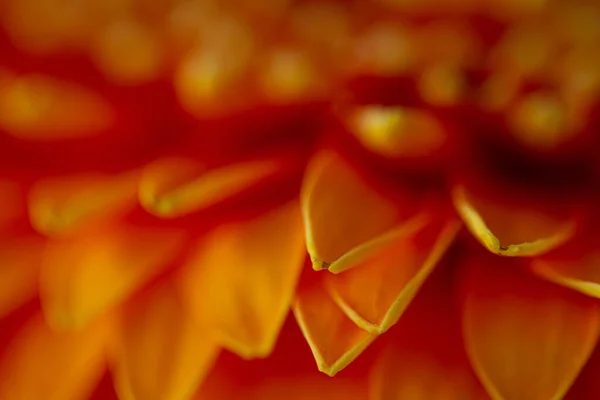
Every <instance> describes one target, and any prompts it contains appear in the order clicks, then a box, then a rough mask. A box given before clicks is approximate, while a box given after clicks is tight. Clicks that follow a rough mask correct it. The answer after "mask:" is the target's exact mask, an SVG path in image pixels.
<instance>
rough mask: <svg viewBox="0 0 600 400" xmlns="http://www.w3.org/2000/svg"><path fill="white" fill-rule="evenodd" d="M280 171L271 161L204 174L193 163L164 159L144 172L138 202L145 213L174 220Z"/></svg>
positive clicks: (279, 165) (188, 160) (278, 165)
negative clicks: (146, 211)
mask: <svg viewBox="0 0 600 400" xmlns="http://www.w3.org/2000/svg"><path fill="white" fill-rule="evenodd" d="M280 168H281V164H280V163H278V162H276V161H274V160H259V161H249V162H243V163H238V164H233V165H228V166H225V167H221V168H217V169H214V170H208V171H207V170H206V169H205V167H203V166H202V165H201V164H199V163H198V162H196V161H194V160H190V159H183V158H181V159H178V158H169V159H163V160H160V161H158V162H156V163H154V164H151V165H149V166H148V167H146V169H145V170H144V173H143V174H142V180H141V183H140V188H139V199H140V203H141V204H142V206H143V207H144V208H145V209H146V210H148V212H150V213H152V214H154V215H156V216H159V217H162V218H174V217H178V216H181V215H184V214H188V213H190V212H193V211H196V210H198V209H202V208H207V207H209V206H211V205H213V204H215V203H218V202H219V201H221V200H224V199H227V198H229V197H232V196H233V195H235V194H237V193H239V192H241V191H243V190H244V189H247V188H249V187H251V186H252V185H254V184H256V183H258V182H259V181H261V180H263V179H265V178H267V177H269V176H272V175H273V174H274V173H276V172H277V171H279V169H280Z"/></svg>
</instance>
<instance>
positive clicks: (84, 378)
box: [0, 315, 110, 400]
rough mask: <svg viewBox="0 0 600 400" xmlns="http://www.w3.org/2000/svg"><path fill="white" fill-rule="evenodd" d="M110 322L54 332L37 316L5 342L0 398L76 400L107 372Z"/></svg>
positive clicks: (0, 375)
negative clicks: (6, 347) (6, 346)
mask: <svg viewBox="0 0 600 400" xmlns="http://www.w3.org/2000/svg"><path fill="white" fill-rule="evenodd" d="M109 333H110V322H109V321H108V320H102V321H99V322H98V323H96V324H94V325H92V326H90V327H89V328H87V329H86V330H84V331H82V332H77V333H68V334H57V333H54V332H52V331H51V330H50V328H49V327H48V326H47V325H46V324H45V322H44V318H43V317H42V316H41V315H38V316H36V317H34V318H33V319H32V320H31V321H30V322H29V323H28V324H26V325H25V326H24V328H23V329H22V330H21V331H20V332H19V334H18V336H17V337H16V338H15V340H14V341H13V342H12V343H10V344H9V347H8V350H7V353H5V354H4V355H3V359H2V362H1V363H0V377H1V378H0V398H2V399H10V400H33V399H48V400H79V399H85V398H87V396H88V395H89V394H90V393H91V392H92V390H93V389H94V387H95V386H96V384H97V383H98V381H100V378H101V377H102V373H103V372H104V370H105V367H106V363H105V352H106V343H107V340H108V335H109Z"/></svg>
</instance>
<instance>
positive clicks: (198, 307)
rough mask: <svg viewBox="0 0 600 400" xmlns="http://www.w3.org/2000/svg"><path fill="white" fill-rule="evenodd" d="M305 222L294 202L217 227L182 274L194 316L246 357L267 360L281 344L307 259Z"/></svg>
mask: <svg viewBox="0 0 600 400" xmlns="http://www.w3.org/2000/svg"><path fill="white" fill-rule="evenodd" d="M301 223H302V221H301V217H300V212H299V209H298V204H297V203H295V202H294V203H290V204H287V205H285V206H282V207H281V208H279V209H276V210H274V211H271V212H269V213H267V214H264V215H261V216H260V217H258V218H256V219H253V220H249V221H244V222H241V223H237V224H233V225H226V226H222V227H220V228H217V229H216V230H215V231H213V232H212V233H210V234H209V235H208V237H206V238H203V239H202V242H201V243H200V248H199V250H198V252H197V254H196V255H195V256H194V257H192V258H191V259H190V260H189V262H188V265H187V267H186V268H184V270H183V271H182V274H181V277H182V285H183V288H184V292H185V294H186V300H187V301H188V302H189V304H190V306H191V307H192V309H193V312H194V314H195V315H197V316H198V317H199V318H202V319H203V320H206V321H208V323H209V324H210V325H211V326H212V328H213V329H214V330H215V331H216V333H217V335H218V338H219V341H220V343H221V344H222V345H223V346H224V347H226V348H228V349H230V350H232V351H234V352H235V353H237V354H239V355H240V356H242V357H244V358H254V357H265V356H267V355H268V354H269V353H270V352H271V350H272V348H273V346H274V345H275V341H276V339H277V335H278V333H279V330H280V328H281V324H283V321H284V319H285V316H286V315H287V313H288V310H289V307H290V305H291V302H292V298H293V295H294V291H295V289H296V284H297V281H298V277H299V275H300V271H301V269H302V266H303V261H304V257H305V256H304V248H303V241H302V226H301Z"/></svg>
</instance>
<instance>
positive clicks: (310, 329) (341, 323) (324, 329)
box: [293, 282, 377, 376]
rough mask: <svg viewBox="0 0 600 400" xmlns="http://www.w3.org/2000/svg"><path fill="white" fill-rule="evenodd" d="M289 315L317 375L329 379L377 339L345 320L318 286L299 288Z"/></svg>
mask: <svg viewBox="0 0 600 400" xmlns="http://www.w3.org/2000/svg"><path fill="white" fill-rule="evenodd" d="M293 311H294V316H295V317H296V321H298V325H300V329H301V330H302V333H303V335H304V337H305V338H306V341H307V342H308V344H309V346H310V349H311V350H312V353H313V356H314V357H315V360H316V361H317V367H318V368H319V371H321V372H324V373H326V374H327V375H329V376H334V375H335V374H337V373H338V372H339V371H341V370H342V369H344V368H346V366H348V364H350V363H351V362H352V361H354V359H355V358H356V357H358V356H359V355H360V354H361V353H362V352H363V351H364V350H365V349H366V348H367V347H368V346H369V345H370V344H371V343H372V342H373V341H374V340H375V338H376V337H377V336H376V335H372V334H370V333H369V332H367V331H365V330H363V329H360V328H359V327H358V326H356V325H355V324H354V323H353V322H352V321H351V320H350V319H348V317H347V316H346V315H345V314H344V312H343V311H342V310H341V309H340V308H339V307H338V305H337V304H335V302H334V301H333V299H332V298H331V297H330V296H329V294H328V293H327V291H326V289H325V287H324V285H323V283H322V282H319V283H318V284H316V285H306V286H305V287H301V288H300V289H299V290H298V294H297V297H296V301H295V302H294V307H293Z"/></svg>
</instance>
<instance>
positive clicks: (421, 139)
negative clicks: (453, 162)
mask: <svg viewBox="0 0 600 400" xmlns="http://www.w3.org/2000/svg"><path fill="white" fill-rule="evenodd" d="M348 119H349V121H348V124H349V127H350V131H351V132H352V133H353V134H354V135H355V136H356V138H357V139H358V140H359V141H360V143H361V144H362V145H363V146H364V147H366V148H367V149H369V150H371V151H373V152H375V153H378V154H381V155H383V156H388V157H400V156H408V157H419V156H425V155H429V154H431V153H434V152H436V151H437V150H439V149H440V148H441V147H442V145H443V144H444V142H445V140H446V132H445V131H444V128H443V127H442V126H441V124H440V123H439V122H438V121H437V120H436V119H435V117H433V116H432V115H431V114H430V113H428V112H426V111H421V110H418V109H410V108H403V107H381V106H365V107H360V108H358V109H356V110H354V112H352V114H351V115H350V117H349V118H348Z"/></svg>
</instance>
